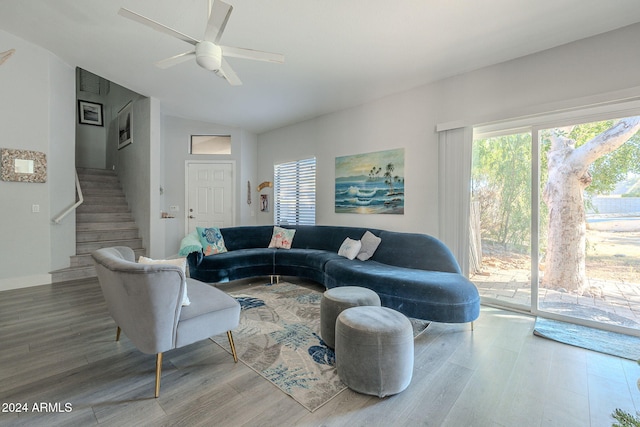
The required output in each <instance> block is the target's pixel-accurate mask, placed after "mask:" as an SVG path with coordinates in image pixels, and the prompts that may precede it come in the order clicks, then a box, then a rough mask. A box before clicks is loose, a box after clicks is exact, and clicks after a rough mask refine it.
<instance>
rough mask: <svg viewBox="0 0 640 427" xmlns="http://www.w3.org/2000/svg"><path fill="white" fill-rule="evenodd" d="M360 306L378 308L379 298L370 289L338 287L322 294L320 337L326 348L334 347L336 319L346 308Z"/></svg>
mask: <svg viewBox="0 0 640 427" xmlns="http://www.w3.org/2000/svg"><path fill="white" fill-rule="evenodd" d="M361 305H376V306H380V297H379V296H378V294H376V293H375V292H374V291H372V290H371V289H367V288H361V287H358V286H338V287H337V288H331V289H329V290H327V291H325V292H324V294H322V300H321V301H320V336H321V337H322V340H323V341H324V342H325V344H327V346H329V347H331V348H334V347H335V336H336V319H337V318H338V315H339V314H340V313H341V312H342V311H343V310H346V309H347V308H350V307H358V306H361Z"/></svg>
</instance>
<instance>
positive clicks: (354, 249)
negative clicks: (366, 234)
mask: <svg viewBox="0 0 640 427" xmlns="http://www.w3.org/2000/svg"><path fill="white" fill-rule="evenodd" d="M361 247H362V243H360V240H353V239H350V238H348V237H347V238H346V239H344V242H342V245H340V249H338V255H340V256H343V257H345V258H348V259H354V258H355V257H356V255H358V252H360V248H361Z"/></svg>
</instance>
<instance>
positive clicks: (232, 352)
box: [227, 331, 238, 363]
mask: <svg viewBox="0 0 640 427" xmlns="http://www.w3.org/2000/svg"><path fill="white" fill-rule="evenodd" d="M227 338H229V346H230V347H231V354H233V361H234V362H236V363H238V355H237V354H236V345H235V344H234V343H233V335H231V331H227Z"/></svg>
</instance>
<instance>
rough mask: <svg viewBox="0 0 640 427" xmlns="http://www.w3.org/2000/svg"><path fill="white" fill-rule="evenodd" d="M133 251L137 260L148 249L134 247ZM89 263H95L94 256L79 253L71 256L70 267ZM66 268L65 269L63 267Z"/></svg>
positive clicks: (83, 265) (84, 265)
mask: <svg viewBox="0 0 640 427" xmlns="http://www.w3.org/2000/svg"><path fill="white" fill-rule="evenodd" d="M113 246H123V245H113ZM132 249H133V252H134V253H135V254H136V260H137V259H138V257H139V256H140V255H145V254H146V253H147V251H146V250H145V249H144V248H132ZM89 265H93V258H92V257H91V254H90V253H88V254H78V255H73V256H71V266H70V267H69V268H78V267H86V266H89ZM63 270H64V269H63Z"/></svg>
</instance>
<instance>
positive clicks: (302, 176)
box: [273, 157, 316, 225]
mask: <svg viewBox="0 0 640 427" xmlns="http://www.w3.org/2000/svg"><path fill="white" fill-rule="evenodd" d="M273 175H274V179H273V181H274V182H273V184H274V188H273V190H274V191H273V192H274V196H275V203H274V221H275V223H276V224H278V225H287V224H291V225H294V224H295V225H315V223H316V158H315V157H312V158H310V159H304V160H297V161H294V162H288V163H281V164H279V165H274V167H273Z"/></svg>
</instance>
